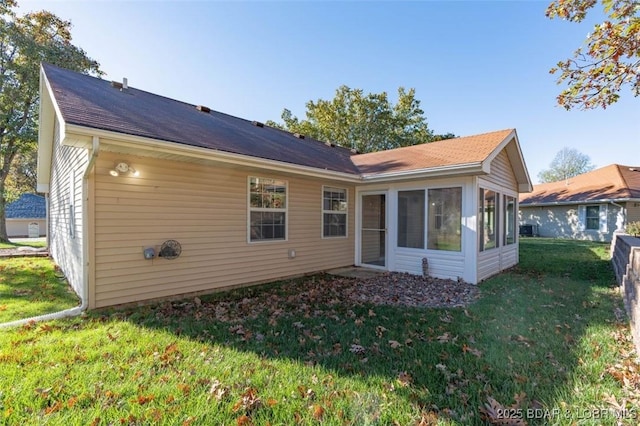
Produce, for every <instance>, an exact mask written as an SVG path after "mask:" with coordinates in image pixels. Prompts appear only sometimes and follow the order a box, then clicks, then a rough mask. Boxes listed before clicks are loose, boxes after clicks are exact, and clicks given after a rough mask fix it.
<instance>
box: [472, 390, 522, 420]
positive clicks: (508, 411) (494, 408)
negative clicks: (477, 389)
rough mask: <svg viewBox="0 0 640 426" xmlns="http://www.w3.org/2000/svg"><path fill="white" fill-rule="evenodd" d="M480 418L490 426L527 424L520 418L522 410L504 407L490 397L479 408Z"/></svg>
mask: <svg viewBox="0 0 640 426" xmlns="http://www.w3.org/2000/svg"><path fill="white" fill-rule="evenodd" d="M479 410H480V416H481V418H482V419H483V420H485V421H487V422H489V423H490V424H492V425H505V426H525V425H526V424H527V422H526V421H525V420H524V419H523V418H522V410H521V409H520V408H518V407H517V406H511V407H506V406H504V405H502V404H500V403H499V402H498V401H496V400H495V399H493V398H492V397H490V396H489V397H487V402H485V403H484V405H483V406H480V407H479Z"/></svg>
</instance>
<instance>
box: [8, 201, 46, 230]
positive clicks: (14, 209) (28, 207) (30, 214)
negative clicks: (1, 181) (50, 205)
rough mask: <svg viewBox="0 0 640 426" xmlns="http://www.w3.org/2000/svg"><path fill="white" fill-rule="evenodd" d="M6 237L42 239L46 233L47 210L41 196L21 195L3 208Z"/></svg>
mask: <svg viewBox="0 0 640 426" xmlns="http://www.w3.org/2000/svg"><path fill="white" fill-rule="evenodd" d="M4 213H5V223H6V225H7V236H8V237H9V238H11V237H31V238H34V237H42V236H44V235H46V231H47V224H46V218H47V209H46V206H45V199H44V197H43V196H42V195H36V194H22V195H21V196H20V198H18V199H17V200H16V201H14V202H12V203H9V204H7V206H6V208H5V212H4Z"/></svg>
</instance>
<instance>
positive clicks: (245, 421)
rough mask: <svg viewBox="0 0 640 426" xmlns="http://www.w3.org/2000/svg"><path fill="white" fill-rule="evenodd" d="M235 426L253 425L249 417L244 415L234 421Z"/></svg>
mask: <svg viewBox="0 0 640 426" xmlns="http://www.w3.org/2000/svg"><path fill="white" fill-rule="evenodd" d="M236 424H237V425H238V426H249V425H252V424H253V423H251V418H250V417H249V416H247V415H246V414H243V415H241V416H240V417H238V418H237V419H236Z"/></svg>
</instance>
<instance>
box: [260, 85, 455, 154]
mask: <svg viewBox="0 0 640 426" xmlns="http://www.w3.org/2000/svg"><path fill="white" fill-rule="evenodd" d="M306 106H307V111H306V119H304V120H300V119H298V117H295V116H294V115H293V114H292V113H291V111H290V110H288V109H285V110H284V111H283V112H282V116H281V118H282V120H283V124H280V123H276V122H274V121H267V125H270V126H274V127H278V128H280V129H283V130H287V131H289V132H293V133H301V134H304V135H308V136H311V137H313V138H316V139H318V140H322V141H328V142H333V143H335V144H337V145H340V146H344V147H347V148H352V149H356V150H357V151H359V152H372V151H381V150H385V149H391V148H398V147H402V146H409V145H415V144H420V143H425V142H431V141H433V140H434V138H436V136H434V134H433V132H432V131H431V130H430V129H429V127H428V126H427V121H426V118H425V117H424V111H422V109H420V101H419V100H417V99H416V98H415V89H410V90H409V91H406V90H405V89H404V88H403V87H400V88H399V89H398V102H397V103H396V104H395V105H393V104H392V103H391V102H389V99H388V97H387V93H386V92H382V93H369V94H365V93H364V91H363V90H362V89H351V88H350V87H348V86H340V87H339V88H338V89H337V90H336V94H335V97H334V98H333V99H332V100H323V99H318V100H317V101H315V102H314V101H309V102H307V105H306ZM437 137H439V138H440V139H447V138H450V137H455V135H453V134H452V133H447V134H446V135H438V136H437Z"/></svg>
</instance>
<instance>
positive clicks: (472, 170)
mask: <svg viewBox="0 0 640 426" xmlns="http://www.w3.org/2000/svg"><path fill="white" fill-rule="evenodd" d="M478 174H484V171H483V170H482V163H467V164H456V165H453V166H440V167H431V168H428V169H420V170H407V171H402V172H391V173H378V174H374V175H365V176H364V177H363V178H362V181H363V182H365V183H373V182H391V181H397V180H405V179H421V178H432V177H447V176H460V175H463V176H464V175H478Z"/></svg>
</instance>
